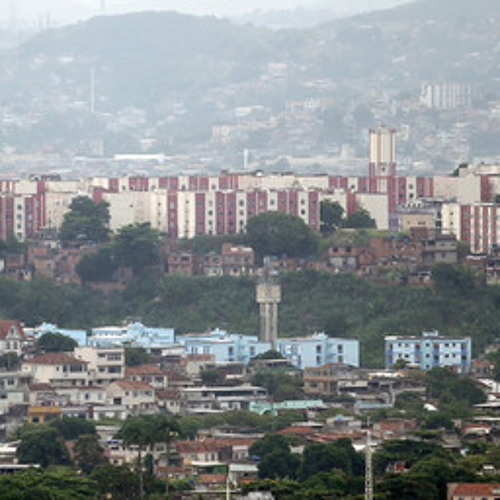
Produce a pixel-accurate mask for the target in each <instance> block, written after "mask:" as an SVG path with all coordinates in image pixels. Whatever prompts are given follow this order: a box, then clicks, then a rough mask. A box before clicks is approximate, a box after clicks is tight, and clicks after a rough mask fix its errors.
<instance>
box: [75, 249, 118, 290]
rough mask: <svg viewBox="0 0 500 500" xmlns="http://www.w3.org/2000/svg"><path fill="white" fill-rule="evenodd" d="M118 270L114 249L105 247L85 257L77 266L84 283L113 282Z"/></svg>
mask: <svg viewBox="0 0 500 500" xmlns="http://www.w3.org/2000/svg"><path fill="white" fill-rule="evenodd" d="M116 269H117V264H116V262H115V259H114V256H113V251H112V248H111V247H109V246H104V247H102V248H100V249H99V250H98V251H97V252H95V253H90V254H86V255H84V256H83V257H82V258H81V259H80V261H79V262H78V264H77V265H76V269H75V270H76V272H77V274H78V276H80V279H81V280H82V282H83V283H87V282H89V281H90V282H101V281H111V279H112V278H113V274H114V273H115V271H116Z"/></svg>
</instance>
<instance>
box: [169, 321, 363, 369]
mask: <svg viewBox="0 0 500 500" xmlns="http://www.w3.org/2000/svg"><path fill="white" fill-rule="evenodd" d="M177 342H179V343H180V344H181V345H182V346H184V352H185V353H186V354H212V355H213V356H214V361H215V363H227V362H231V361H236V362H239V363H245V364H247V363H248V362H249V361H250V360H251V359H252V358H254V357H255V356H257V355H259V354H262V353H264V352H266V351H268V350H270V349H271V343H270V342H264V341H260V340H259V339H258V337H257V336H256V335H241V334H238V333H227V332H226V331H224V330H214V331H212V332H210V333H206V334H201V335H194V334H190V335H183V336H178V337H177ZM278 350H279V352H280V353H281V354H282V355H283V356H284V357H285V358H287V359H288V360H290V362H291V363H292V364H293V365H294V366H296V367H298V368H307V367H310V366H320V365H323V364H325V363H346V364H350V365H352V366H359V341H358V340H354V339H338V338H330V337H328V336H327V335H325V334H324V333H317V334H314V335H311V336H309V337H296V338H281V339H279V340H278Z"/></svg>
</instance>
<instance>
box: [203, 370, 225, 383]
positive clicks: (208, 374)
mask: <svg viewBox="0 0 500 500" xmlns="http://www.w3.org/2000/svg"><path fill="white" fill-rule="evenodd" d="M201 381H202V382H203V384H204V385H220V384H221V383H222V382H223V381H224V378H223V377H222V375H221V373H220V371H219V370H217V369H213V370H203V371H202V372H201Z"/></svg>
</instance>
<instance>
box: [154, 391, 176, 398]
mask: <svg viewBox="0 0 500 500" xmlns="http://www.w3.org/2000/svg"><path fill="white" fill-rule="evenodd" d="M156 397H157V398H158V399H180V397H181V393H180V392H179V391H176V390H175V389H157V390H156Z"/></svg>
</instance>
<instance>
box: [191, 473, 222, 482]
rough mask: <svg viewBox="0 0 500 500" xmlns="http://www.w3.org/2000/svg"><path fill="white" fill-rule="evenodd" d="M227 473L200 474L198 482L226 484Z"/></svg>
mask: <svg viewBox="0 0 500 500" xmlns="http://www.w3.org/2000/svg"><path fill="white" fill-rule="evenodd" d="M226 480H227V477H226V475H225V474H200V475H199V476H198V478H197V482H198V483H201V484H226Z"/></svg>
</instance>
